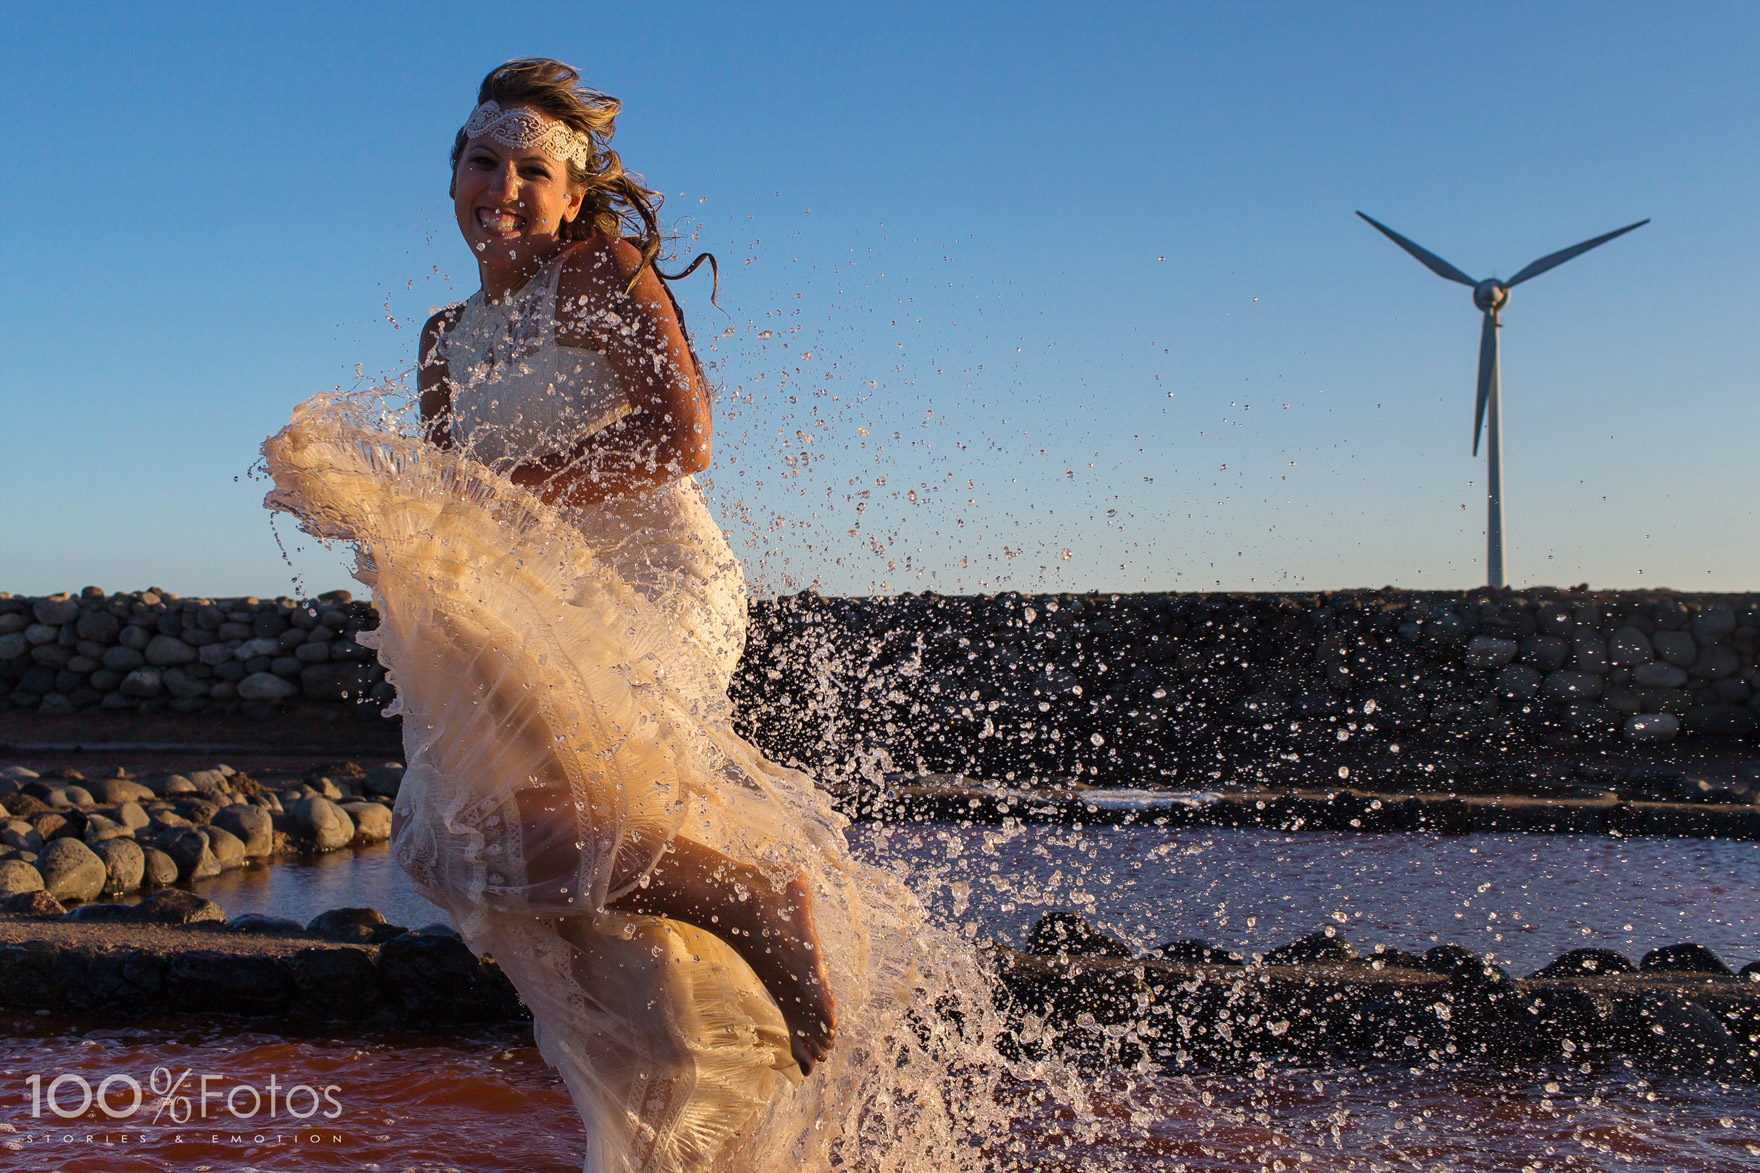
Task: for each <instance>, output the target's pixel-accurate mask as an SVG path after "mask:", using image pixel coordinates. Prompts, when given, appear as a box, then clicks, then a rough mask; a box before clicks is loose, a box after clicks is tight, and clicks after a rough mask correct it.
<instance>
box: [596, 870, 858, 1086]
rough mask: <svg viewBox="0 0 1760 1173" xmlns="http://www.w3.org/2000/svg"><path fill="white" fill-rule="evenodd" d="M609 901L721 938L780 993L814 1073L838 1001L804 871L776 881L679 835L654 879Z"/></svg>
mask: <svg viewBox="0 0 1760 1173" xmlns="http://www.w3.org/2000/svg"><path fill="white" fill-rule="evenodd" d="M609 907H610V908H612V909H614V910H616V911H619V912H639V913H644V914H646V915H649V916H663V917H666V918H668V919H669V920H676V921H683V922H684V923H685V924H688V925H695V926H696V927H697V928H699V929H702V930H703V931H704V932H708V933H713V934H715V935H716V936H717V937H720V938H721V939H722V940H723V941H726V942H727V944H728V945H730V946H731V947H732V948H733V950H734V952H736V953H738V954H739V955H740V956H741V957H742V958H744V959H745V962H746V964H747V965H750V966H751V967H752V972H754V973H756V974H757V975H758V980H760V981H762V982H763V983H764V988H765V989H766V990H768V991H769V993H770V996H771V997H772V998H774V999H775V1000H776V1006H777V1008H778V1009H779V1010H781V1011H782V1017H783V1019H784V1020H786V1021H787V1023H788V1033H789V1042H790V1044H791V1048H792V1050H793V1052H794V1058H795V1061H796V1062H797V1063H799V1064H800V1065H801V1070H802V1071H803V1072H807V1073H811V1071H812V1070H813V1065H814V1064H816V1063H818V1062H819V1061H820V1060H822V1059H824V1058H825V1056H826V1055H828V1054H830V1052H831V1044H832V1042H833V1040H834V1039H835V1038H836V1037H837V1005H836V1001H835V999H833V998H832V996H831V981H830V975H829V974H828V973H827V972H826V970H825V958H824V953H823V950H822V949H821V948H820V947H819V935H818V930H817V929H816V928H815V927H814V925H813V897H812V894H811V892H810V891H809V890H808V888H807V877H806V874H805V873H804V872H803V873H801V874H798V875H796V876H795V878H794V879H793V880H792V881H791V882H789V883H788V884H786V885H781V886H778V885H777V884H776V883H775V882H774V881H773V880H771V879H770V877H768V876H767V875H765V874H764V872H763V871H761V870H760V869H758V868H755V867H752V866H751V865H750V864H742V863H739V862H737V861H735V860H732V859H729V858H728V857H727V856H725V855H722V854H721V853H720V852H718V851H715V850H713V849H711V848H708V847H704V846H703V845H702V844H700V843H694V842H692V841H691V840H689V839H674V840H673V841H672V848H671V850H669V851H668V852H667V853H666V854H665V855H663V856H661V858H660V862H659V864H657V865H656V866H655V868H654V870H653V871H652V872H651V873H649V877H648V886H647V887H646V888H637V889H635V890H633V891H631V892H630V893H629V894H628V895H626V896H622V897H619V898H618V899H617V900H615V901H613V902H612V903H611V904H610V906H609Z"/></svg>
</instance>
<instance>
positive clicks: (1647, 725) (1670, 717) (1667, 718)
mask: <svg viewBox="0 0 1760 1173" xmlns="http://www.w3.org/2000/svg"><path fill="white" fill-rule="evenodd" d="M1621 731H1622V732H1623V733H1624V734H1625V738H1626V740H1627V741H1630V742H1633V743H1635V744H1638V745H1648V744H1653V743H1656V742H1663V741H1673V740H1674V739H1675V737H1676V736H1677V735H1678V734H1679V733H1680V731H1681V719H1680V718H1679V717H1677V716H1675V715H1674V714H1673V713H1638V714H1636V715H1634V716H1631V717H1627V718H1626V721H1625V724H1624V726H1622V727H1621Z"/></svg>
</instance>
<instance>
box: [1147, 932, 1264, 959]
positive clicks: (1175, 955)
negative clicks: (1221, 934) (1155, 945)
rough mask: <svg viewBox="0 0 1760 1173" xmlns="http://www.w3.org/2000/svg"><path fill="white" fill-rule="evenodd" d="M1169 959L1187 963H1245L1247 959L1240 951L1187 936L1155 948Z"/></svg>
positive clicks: (1164, 957) (1163, 956)
mask: <svg viewBox="0 0 1760 1173" xmlns="http://www.w3.org/2000/svg"><path fill="white" fill-rule="evenodd" d="M1155 952H1157V953H1159V954H1160V955H1161V956H1162V958H1163V959H1165V960H1167V961H1183V962H1185V963H1186V964H1187V965H1245V964H1246V959H1245V958H1243V957H1242V956H1241V955H1240V954H1239V953H1230V952H1229V951H1228V950H1226V949H1218V948H1216V947H1215V946H1214V945H1212V944H1210V942H1208V941H1204V940H1200V939H1198V938H1197V937H1185V938H1182V939H1180V940H1178V941H1169V942H1168V943H1167V944H1165V945H1163V946H1161V948H1159V949H1157V950H1155Z"/></svg>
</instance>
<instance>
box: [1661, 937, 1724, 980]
mask: <svg viewBox="0 0 1760 1173" xmlns="http://www.w3.org/2000/svg"><path fill="white" fill-rule="evenodd" d="M1638 969H1639V970H1640V971H1641V972H1643V973H1712V974H1718V975H1720V976H1722V977H1734V976H1735V971H1734V970H1732V969H1731V968H1730V967H1729V966H1727V965H1725V964H1724V963H1723V959H1722V958H1721V957H1719V956H1718V955H1717V954H1715V953H1713V952H1712V951H1711V950H1709V949H1707V948H1705V946H1703V945H1695V944H1693V943H1692V942H1690V941H1688V942H1683V943H1681V944H1679V945H1664V946H1663V947H1662V948H1660V949H1652V950H1650V952H1648V953H1646V954H1644V956H1642V957H1640V958H1639V959H1638Z"/></svg>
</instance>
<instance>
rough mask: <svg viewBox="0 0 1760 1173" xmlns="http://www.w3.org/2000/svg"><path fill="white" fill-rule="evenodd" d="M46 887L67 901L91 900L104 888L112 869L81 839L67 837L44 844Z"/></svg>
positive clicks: (40, 863) (41, 859)
mask: <svg viewBox="0 0 1760 1173" xmlns="http://www.w3.org/2000/svg"><path fill="white" fill-rule="evenodd" d="M37 870H38V871H39V872H41V873H42V874H43V889H44V891H46V892H48V893H49V895H51V896H53V897H54V898H55V899H57V900H59V901H61V902H62V903H63V904H65V903H67V902H68V901H69V900H91V899H93V898H95V897H96V896H98V895H99V894H100V893H101V892H103V891H104V885H105V883H106V882H108V880H109V875H110V873H109V869H108V868H107V867H105V865H104V861H103V860H102V859H100V858H99V857H98V855H97V854H96V853H95V852H93V851H92V849H91V848H89V847H87V846H86V845H85V844H84V843H81V842H80V841H79V840H78V839H73V838H68V837H63V838H60V839H56V840H54V841H53V842H51V843H49V844H47V845H46V846H44V848H43V850H42V853H41V854H39V855H38V856H37Z"/></svg>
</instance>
